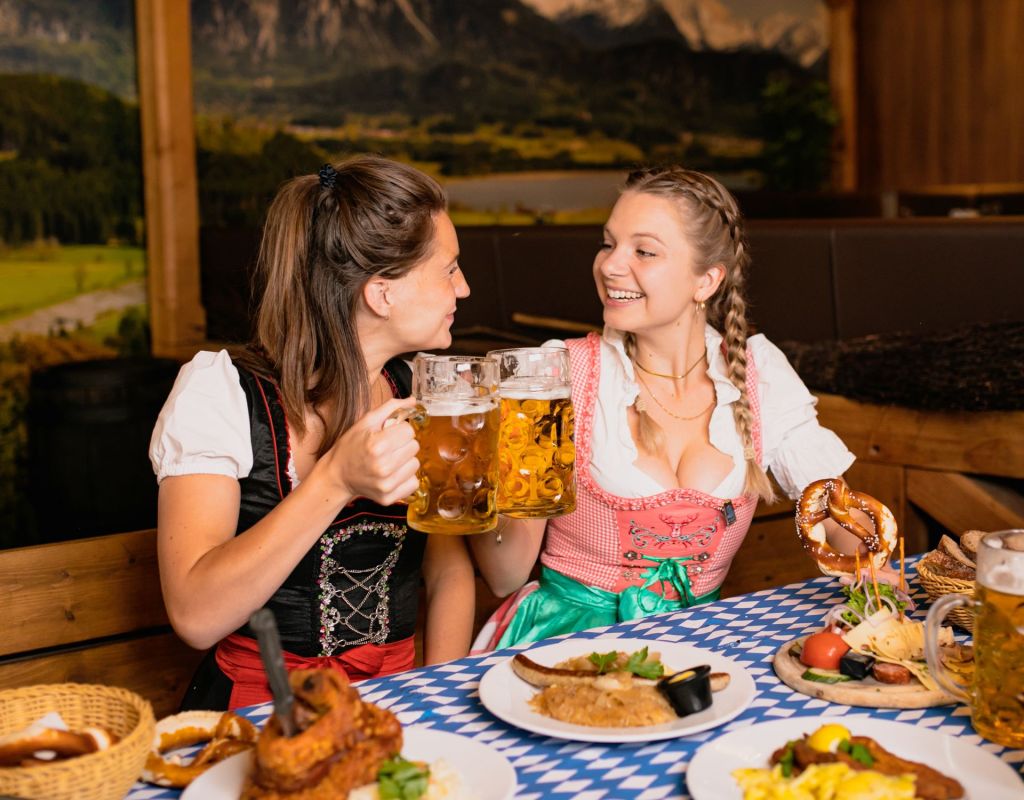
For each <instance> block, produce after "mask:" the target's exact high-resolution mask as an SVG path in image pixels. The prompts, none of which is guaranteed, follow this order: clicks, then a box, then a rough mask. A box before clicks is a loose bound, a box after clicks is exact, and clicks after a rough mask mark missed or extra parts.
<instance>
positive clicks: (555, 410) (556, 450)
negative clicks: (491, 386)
mask: <svg viewBox="0 0 1024 800" xmlns="http://www.w3.org/2000/svg"><path fill="white" fill-rule="evenodd" d="M487 355H488V356H489V357H491V358H493V359H495V360H496V361H497V362H498V368H499V372H500V380H501V433H500V435H499V438H498V441H499V444H498V512H499V513H501V514H506V515H508V516H510V517H526V518H546V517H555V516H558V515H560V514H568V513H570V512H571V511H574V510H575V509H576V447H575V446H574V445H573V432H574V431H573V425H574V421H573V409H572V396H571V390H570V384H569V351H568V350H566V349H565V348H563V347H519V348H513V349H508V350H492V351H491V352H490V353H488V354H487Z"/></svg>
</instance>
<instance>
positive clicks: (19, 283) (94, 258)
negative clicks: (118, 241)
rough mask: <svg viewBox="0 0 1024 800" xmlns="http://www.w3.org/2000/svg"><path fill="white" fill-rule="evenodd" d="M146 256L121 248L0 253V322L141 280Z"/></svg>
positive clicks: (40, 247) (29, 248) (43, 247)
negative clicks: (100, 290)
mask: <svg viewBox="0 0 1024 800" xmlns="http://www.w3.org/2000/svg"><path fill="white" fill-rule="evenodd" d="M145 263H146V262H145V251H144V250H143V249H142V248H141V247H130V246H121V245H58V244H42V243H40V244H30V245H23V246H21V247H12V248H7V249H4V250H3V251H0V286H2V287H3V290H2V292H0V322H6V321H8V320H11V319H14V318H17V317H22V316H24V315H26V314H29V313H31V312H32V311H35V310H36V309H39V308H45V307H47V306H52V305H54V304H55V303H60V302H63V301H65V300H70V299H72V298H73V297H77V296H78V295H80V294H84V293H86V292H94V291H96V290H98V289H112V288H114V287H116V286H120V285H121V284H123V283H127V282H129V281H136V280H139V279H140V278H142V277H144V276H145V273H146V269H145Z"/></svg>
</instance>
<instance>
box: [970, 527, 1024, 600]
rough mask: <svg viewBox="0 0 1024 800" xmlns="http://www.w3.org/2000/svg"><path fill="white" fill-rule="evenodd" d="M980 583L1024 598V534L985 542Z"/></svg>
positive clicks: (1016, 533) (979, 575)
mask: <svg viewBox="0 0 1024 800" xmlns="http://www.w3.org/2000/svg"><path fill="white" fill-rule="evenodd" d="M978 581H979V582H980V583H982V584H983V585H985V586H987V587H988V588H990V589H995V590H996V591H999V592H1003V593H1004V594H1012V595H1016V596H1024V532H1013V533H1008V534H1005V535H1003V536H1000V537H992V538H986V539H983V540H982V543H981V546H980V547H979V548H978Z"/></svg>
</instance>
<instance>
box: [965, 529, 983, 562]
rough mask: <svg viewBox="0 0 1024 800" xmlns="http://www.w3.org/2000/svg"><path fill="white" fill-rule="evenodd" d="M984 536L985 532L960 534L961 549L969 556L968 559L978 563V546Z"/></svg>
mask: <svg viewBox="0 0 1024 800" xmlns="http://www.w3.org/2000/svg"><path fill="white" fill-rule="evenodd" d="M984 535H985V531H964V532H963V533H961V534H960V549H961V550H963V551H964V553H966V554H967V557H968V558H970V559H972V560H974V561H977V559H978V545H979V544H980V543H981V537H982V536H984Z"/></svg>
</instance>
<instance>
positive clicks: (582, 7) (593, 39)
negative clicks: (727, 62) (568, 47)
mask: <svg viewBox="0 0 1024 800" xmlns="http://www.w3.org/2000/svg"><path fill="white" fill-rule="evenodd" d="M523 2H524V3H525V4H526V5H529V6H531V7H533V8H534V9H535V10H536V11H537V12H538V13H539V14H541V15H542V16H544V17H547V18H548V19H550V20H552V21H554V22H556V23H558V24H559V25H561V26H563V27H565V28H568V29H569V30H571V31H573V33H575V34H576V35H577V36H579V37H580V38H582V39H583V40H584V41H586V42H587V43H589V44H591V45H598V46H609V45H615V44H621V43H623V42H636V41H642V40H643V39H648V38H656V37H666V36H669V37H671V36H678V37H681V38H682V39H683V40H684V41H685V42H686V44H687V45H688V46H689V47H690V48H691V49H693V50H739V49H743V48H749V49H756V50H774V51H777V52H780V53H782V54H784V55H786V56H787V57H789V58H791V59H792V60H794V61H796V62H798V63H799V64H801V65H802V66H804V67H809V66H811V65H812V64H814V63H815V62H816V61H817V60H818V59H819V58H821V56H822V54H823V53H824V52H825V49H826V47H827V39H826V33H825V27H824V13H823V11H822V10H821V9H819V10H818V13H816V14H814V15H812V16H810V17H801V16H798V15H796V14H792V13H788V12H785V11H777V12H775V13H772V14H769V15H765V16H762V17H760V18H758V19H756V20H752V19H748V18H745V17H743V16H740V15H739V14H737V13H734V12H733V11H732V10H731V9H730V8H729V7H728V6H726V5H725V4H724V3H722V2H720V0H523Z"/></svg>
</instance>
